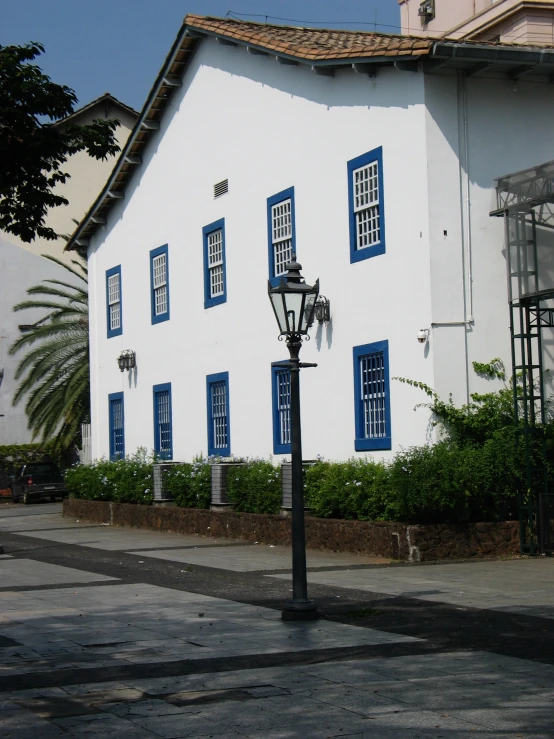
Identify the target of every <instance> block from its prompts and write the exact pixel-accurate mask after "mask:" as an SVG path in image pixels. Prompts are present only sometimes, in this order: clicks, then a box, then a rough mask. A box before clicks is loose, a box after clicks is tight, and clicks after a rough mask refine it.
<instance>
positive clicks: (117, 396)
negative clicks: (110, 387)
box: [108, 393, 125, 459]
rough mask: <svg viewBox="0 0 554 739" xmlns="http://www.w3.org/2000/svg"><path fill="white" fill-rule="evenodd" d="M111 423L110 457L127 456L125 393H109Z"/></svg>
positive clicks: (120, 457) (119, 457)
mask: <svg viewBox="0 0 554 739" xmlns="http://www.w3.org/2000/svg"><path fill="white" fill-rule="evenodd" d="M108 404H109V423H110V459H122V458H123V457H124V456H125V411H124V405H123V393H111V394H110V395H108Z"/></svg>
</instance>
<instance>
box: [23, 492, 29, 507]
mask: <svg viewBox="0 0 554 739" xmlns="http://www.w3.org/2000/svg"><path fill="white" fill-rule="evenodd" d="M30 502H31V498H30V497H29V493H28V492H27V491H25V492H24V493H23V505H29V503H30Z"/></svg>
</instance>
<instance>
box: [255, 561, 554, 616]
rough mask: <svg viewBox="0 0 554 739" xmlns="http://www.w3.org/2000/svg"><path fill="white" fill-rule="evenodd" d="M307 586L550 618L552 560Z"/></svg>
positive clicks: (367, 573) (338, 578)
mask: <svg viewBox="0 0 554 739" xmlns="http://www.w3.org/2000/svg"><path fill="white" fill-rule="evenodd" d="M267 577H275V578H281V579H284V578H286V576H285V575H267ZM308 582H309V583H312V584H320V585H326V586H330V587H333V588H351V589H354V590H362V591H369V592H377V593H386V594H388V595H395V596H401V597H404V598H417V599H418V600H427V601H433V602H440V603H450V604H453V605H455V606H460V607H462V608H485V609H489V610H496V611H498V610H500V611H505V612H507V613H520V614H523V615H533V616H538V615H540V616H541V617H543V618H554V558H540V559H514V560H504V561H486V562H470V563H456V564H436V565H433V564H429V565H428V564H425V565H416V566H409V565H403V566H393V567H379V568H373V569H356V570H344V571H341V572H310V573H309V574H308Z"/></svg>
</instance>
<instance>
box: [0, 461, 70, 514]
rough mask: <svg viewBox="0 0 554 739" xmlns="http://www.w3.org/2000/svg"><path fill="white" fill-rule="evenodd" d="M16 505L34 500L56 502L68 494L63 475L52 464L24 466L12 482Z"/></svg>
mask: <svg viewBox="0 0 554 739" xmlns="http://www.w3.org/2000/svg"><path fill="white" fill-rule="evenodd" d="M12 494H13V502H14V503H25V505H27V503H30V502H31V501H32V500H44V499H49V500H55V499H56V498H64V497H65V495H66V494H67V493H66V489H65V484H64V481H63V477H62V473H61V472H60V470H59V468H58V466H57V465H55V464H53V463H52V462H32V463H29V464H24V465H23V466H22V467H20V469H19V470H18V471H17V474H16V476H15V477H14V479H13V481H12Z"/></svg>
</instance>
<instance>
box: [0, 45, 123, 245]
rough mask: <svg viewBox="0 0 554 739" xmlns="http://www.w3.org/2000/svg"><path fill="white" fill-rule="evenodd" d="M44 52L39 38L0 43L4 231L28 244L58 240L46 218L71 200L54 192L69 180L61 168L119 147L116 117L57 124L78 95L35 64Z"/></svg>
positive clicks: (0, 191) (0, 190) (0, 204)
mask: <svg viewBox="0 0 554 739" xmlns="http://www.w3.org/2000/svg"><path fill="white" fill-rule="evenodd" d="M42 53H44V47H43V46H42V45H41V44H39V43H36V42H31V43H29V44H26V45H24V46H3V47H2V46H0V162H1V166H0V229H3V230H4V231H7V232H9V233H12V234H15V235H16V236H19V238H21V239H22V241H25V242H27V243H29V242H31V241H33V239H34V238H35V237H36V236H40V237H42V238H44V239H48V240H51V241H52V240H55V239H57V238H58V234H57V233H56V232H55V231H54V230H53V229H52V228H49V227H47V226H45V216H46V213H47V211H48V209H49V208H53V207H57V206H59V205H67V203H68V201H67V200H66V198H64V197H63V195H60V194H59V193H55V192H54V190H53V188H54V187H55V186H56V185H57V184H58V183H64V182H66V181H67V179H68V178H69V175H68V174H67V172H64V171H63V169H62V167H63V165H64V164H65V162H66V161H67V159H68V157H69V156H71V155H72V154H76V153H77V152H79V151H86V152H87V153H88V154H89V155H90V156H91V157H94V158H95V159H105V158H106V157H107V156H109V155H113V154H116V153H117V152H118V151H119V147H118V145H117V142H116V140H115V137H114V131H115V129H116V128H117V126H118V125H119V122H118V121H116V120H94V121H93V122H92V123H90V124H88V125H77V124H75V123H72V122H71V121H67V122H64V123H61V124H60V123H59V121H60V119H63V118H66V117H68V116H70V115H71V114H72V113H73V112H74V106H75V104H76V103H77V98H76V96H75V93H74V92H73V90H71V89H70V88H69V87H66V86H65V85H58V84H56V83H54V82H52V81H51V80H50V78H49V77H48V76H47V75H45V74H44V73H43V72H42V70H41V69H40V67H38V66H37V65H36V64H32V63H31V62H32V61H33V60H34V59H35V58H36V57H37V56H39V55H40V54H42ZM44 119H47V120H46V121H44ZM56 121H58V123H57V124H56Z"/></svg>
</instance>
